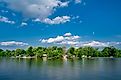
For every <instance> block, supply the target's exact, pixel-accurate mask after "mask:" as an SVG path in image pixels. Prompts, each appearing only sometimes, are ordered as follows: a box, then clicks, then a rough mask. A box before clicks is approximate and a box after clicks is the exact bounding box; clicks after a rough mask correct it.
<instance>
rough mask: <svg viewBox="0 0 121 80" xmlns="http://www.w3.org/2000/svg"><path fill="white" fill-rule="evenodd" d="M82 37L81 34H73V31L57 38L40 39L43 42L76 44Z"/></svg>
mask: <svg viewBox="0 0 121 80" xmlns="http://www.w3.org/2000/svg"><path fill="white" fill-rule="evenodd" d="M78 39H80V36H77V35H76V36H73V35H72V34H71V33H65V34H64V35H63V36H57V37H55V38H48V39H40V42H41V43H47V44H48V43H54V44H65V45H76V44H77V43H79V42H78Z"/></svg>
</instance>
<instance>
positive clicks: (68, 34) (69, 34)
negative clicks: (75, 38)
mask: <svg viewBox="0 0 121 80" xmlns="http://www.w3.org/2000/svg"><path fill="white" fill-rule="evenodd" d="M64 36H66V37H68V36H72V34H71V33H70V32H69V33H65V34H64Z"/></svg>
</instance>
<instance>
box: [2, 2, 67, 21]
mask: <svg viewBox="0 0 121 80" xmlns="http://www.w3.org/2000/svg"><path fill="white" fill-rule="evenodd" d="M0 1H3V2H5V3H7V4H8V5H7V8H9V9H11V10H14V11H18V12H22V14H23V15H24V16H25V17H29V18H39V19H45V18H47V17H48V16H49V15H51V14H53V13H54V11H55V9H56V8H58V7H66V6H68V3H69V2H67V1H65V2H61V1H60V0H0Z"/></svg>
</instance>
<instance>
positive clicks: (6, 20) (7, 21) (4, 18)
mask: <svg viewBox="0 0 121 80" xmlns="http://www.w3.org/2000/svg"><path fill="white" fill-rule="evenodd" d="M0 22H5V23H9V24H15V22H14V21H10V20H9V19H8V18H7V17H4V16H0Z"/></svg>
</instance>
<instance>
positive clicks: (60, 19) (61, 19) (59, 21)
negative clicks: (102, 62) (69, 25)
mask: <svg viewBox="0 0 121 80" xmlns="http://www.w3.org/2000/svg"><path fill="white" fill-rule="evenodd" d="M70 19H71V18H70V16H61V17H59V16H58V17H55V18H54V19H49V18H45V19H43V20H40V19H39V18H37V19H35V20H33V21H35V22H42V23H45V24H51V25H52V24H63V23H66V22H69V21H70Z"/></svg>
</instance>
